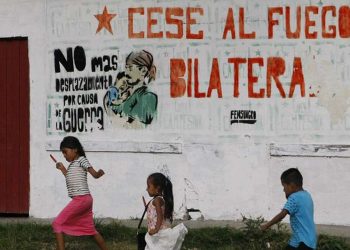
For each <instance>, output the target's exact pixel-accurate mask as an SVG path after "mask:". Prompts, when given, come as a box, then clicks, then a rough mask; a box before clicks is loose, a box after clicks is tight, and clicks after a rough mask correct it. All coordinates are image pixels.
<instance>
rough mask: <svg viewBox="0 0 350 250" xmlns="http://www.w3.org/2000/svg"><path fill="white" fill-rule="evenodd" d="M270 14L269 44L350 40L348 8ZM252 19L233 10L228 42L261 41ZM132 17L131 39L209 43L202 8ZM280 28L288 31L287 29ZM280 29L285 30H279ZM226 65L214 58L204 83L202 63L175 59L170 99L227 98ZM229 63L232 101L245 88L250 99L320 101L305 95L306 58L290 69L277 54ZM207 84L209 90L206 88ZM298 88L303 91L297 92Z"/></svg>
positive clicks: (147, 11)
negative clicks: (161, 21) (141, 23)
mask: <svg viewBox="0 0 350 250" xmlns="http://www.w3.org/2000/svg"><path fill="white" fill-rule="evenodd" d="M236 14H237V16H236ZM266 14H267V15H266V16H267V18H266V19H267V20H266V24H267V25H266V30H265V33H264V34H263V36H264V37H266V38H267V39H268V40H271V39H274V38H275V37H278V39H294V40H295V39H308V40H314V39H332V38H333V39H335V38H349V37H350V25H349V22H348V21H347V20H349V18H350V8H349V7H348V6H340V7H336V6H332V5H330V6H303V7H301V6H297V7H296V8H293V10H292V9H291V8H290V7H289V6H283V7H268V8H267V11H266ZM246 16H247V15H246V10H245V8H237V10H234V9H233V8H228V9H227V14H226V20H225V25H224V28H223V30H222V36H221V37H222V40H229V39H231V40H234V39H259V38H258V35H257V32H256V31H254V30H252V28H251V27H247V24H246V23H245V21H244V20H246ZM291 16H293V18H291ZM128 18H129V19H128V20H129V26H128V36H129V38H131V39H154V38H163V39H164V38H165V39H194V40H203V39H205V35H206V34H205V30H204V29H201V28H199V27H200V24H201V23H202V22H203V21H204V20H206V17H205V11H204V9H203V8H201V7H195V8H193V7H187V8H181V7H172V8H162V7H151V8H143V7H139V8H129V9H128ZM136 19H137V20H138V21H139V20H143V21H144V23H146V25H145V26H144V29H142V28H140V26H139V25H137V28H136V26H135V25H134V20H136ZM159 19H164V22H165V25H159V22H158V20H159ZM235 20H237V22H235ZM336 24H338V25H336ZM279 26H282V27H283V28H282V29H281V27H279ZM278 27H279V28H280V29H277V28H278ZM292 27H293V28H292ZM281 30H282V31H283V32H284V33H283V32H282V31H281ZM281 32H282V33H281ZM220 60H223V59H222V58H217V57H215V56H214V57H213V59H212V63H211V68H210V76H209V78H208V79H200V76H199V72H200V71H199V66H200V61H199V59H198V58H172V59H170V96H171V97H173V98H176V97H183V96H187V97H194V98H205V97H211V96H212V92H213V91H215V92H216V94H215V96H217V97H218V98H222V97H223V92H222V86H221V85H222V84H221V77H220V67H219V65H221V64H220ZM224 60H225V61H226V63H228V64H230V65H232V71H233V79H232V92H230V96H232V97H234V98H238V97H240V92H241V91H240V89H241V88H242V86H243V85H244V86H246V88H247V91H245V92H246V93H247V96H246V97H248V98H270V97H271V91H272V89H276V91H277V93H278V94H279V96H280V97H281V98H286V97H288V98H293V97H305V96H309V97H314V96H315V94H314V93H309V94H306V93H305V89H306V88H307V86H306V83H305V79H304V72H303V64H302V57H298V56H295V57H294V58H293V59H292V60H291V62H290V63H292V65H286V60H285V58H283V57H280V56H275V55H272V56H270V57H267V58H264V57H230V58H227V59H224ZM288 66H292V73H291V74H290V75H291V76H290V79H289V80H287V82H286V83H285V84H283V83H282V80H281V79H282V78H283V79H285V78H286V76H285V75H287V72H286V68H290V67H288ZM242 67H245V69H246V70H245V72H246V75H244V76H242V75H241V73H240V70H239V69H240V68H242ZM263 67H264V68H263ZM257 71H263V72H266V75H265V76H264V77H263V78H264V82H262V80H260V81H259V78H258V76H257V75H256V74H257V73H256V72H257ZM242 78H244V79H247V82H243V81H242V80H241V79H242ZM201 83H202V84H201ZM204 83H205V84H204ZM201 85H205V87H203V86H201ZM308 87H309V86H308ZM203 88H206V90H203ZM297 89H298V91H296V90H297Z"/></svg>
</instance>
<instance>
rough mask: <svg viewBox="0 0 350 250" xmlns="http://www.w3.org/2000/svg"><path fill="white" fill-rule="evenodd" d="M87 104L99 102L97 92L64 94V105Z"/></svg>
mask: <svg viewBox="0 0 350 250" xmlns="http://www.w3.org/2000/svg"><path fill="white" fill-rule="evenodd" d="M77 104H78V105H87V104H98V99H97V93H91V94H82V95H64V96H63V105H64V106H66V105H77Z"/></svg>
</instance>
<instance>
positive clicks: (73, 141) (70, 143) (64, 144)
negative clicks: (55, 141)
mask: <svg viewBox="0 0 350 250" xmlns="http://www.w3.org/2000/svg"><path fill="white" fill-rule="evenodd" d="M63 148H71V149H76V150H77V153H78V155H79V156H86V155H85V151H84V148H83V146H82V145H81V143H80V141H79V140H78V138H76V137H74V136H66V137H64V138H63V140H62V141H61V144H60V150H62V149H63Z"/></svg>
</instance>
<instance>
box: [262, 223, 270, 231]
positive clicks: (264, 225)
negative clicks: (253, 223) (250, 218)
mask: <svg viewBox="0 0 350 250" xmlns="http://www.w3.org/2000/svg"><path fill="white" fill-rule="evenodd" d="M268 228H269V226H268V225H267V224H262V225H260V229H261V230H262V231H265V230H267V229H268Z"/></svg>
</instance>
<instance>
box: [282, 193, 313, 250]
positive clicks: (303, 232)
mask: <svg viewBox="0 0 350 250" xmlns="http://www.w3.org/2000/svg"><path fill="white" fill-rule="evenodd" d="M283 209H285V210H287V211H288V213H289V215H290V226H291V228H292V238H291V239H290V240H289V245H291V246H292V247H298V246H299V244H300V243H301V242H304V244H305V245H307V246H308V247H311V248H313V249H316V243H317V239H316V226H315V223H314V203H313V201H312V198H311V195H310V194H309V193H308V192H307V191H305V190H301V191H298V192H295V193H292V194H291V195H289V197H288V200H287V202H286V204H285V205H284V208H283Z"/></svg>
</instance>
